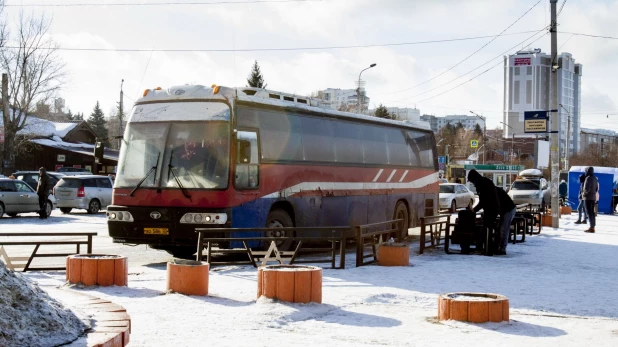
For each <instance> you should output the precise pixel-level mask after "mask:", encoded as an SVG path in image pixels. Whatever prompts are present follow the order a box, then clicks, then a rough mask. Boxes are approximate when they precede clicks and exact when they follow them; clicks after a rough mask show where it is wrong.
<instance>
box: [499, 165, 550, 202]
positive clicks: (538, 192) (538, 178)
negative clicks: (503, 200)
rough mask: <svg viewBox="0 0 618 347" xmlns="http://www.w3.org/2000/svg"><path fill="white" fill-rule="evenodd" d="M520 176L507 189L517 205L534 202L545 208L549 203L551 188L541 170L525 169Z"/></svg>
mask: <svg viewBox="0 0 618 347" xmlns="http://www.w3.org/2000/svg"><path fill="white" fill-rule="evenodd" d="M518 176H519V178H518V179H516V180H515V181H514V182H513V183H512V184H511V186H510V187H509V189H508V190H507V192H508V194H509V196H510V197H511V199H513V202H514V203H515V204H516V205H519V204H533V205H539V206H541V207H543V208H544V207H545V206H547V205H549V203H550V201H551V196H550V190H549V186H548V184H547V180H546V179H545V178H543V173H542V172H541V170H537V169H527V170H523V171H522V172H520V173H519V175H518Z"/></svg>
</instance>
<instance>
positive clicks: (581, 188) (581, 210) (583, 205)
mask: <svg viewBox="0 0 618 347" xmlns="http://www.w3.org/2000/svg"><path fill="white" fill-rule="evenodd" d="M585 180H586V175H579V194H578V196H577V197H578V198H579V205H577V213H578V218H577V221H576V222H575V224H587V223H588V211H586V201H585V200H584V195H583V193H584V181H585ZM582 214H583V215H584V219H583V220H582Z"/></svg>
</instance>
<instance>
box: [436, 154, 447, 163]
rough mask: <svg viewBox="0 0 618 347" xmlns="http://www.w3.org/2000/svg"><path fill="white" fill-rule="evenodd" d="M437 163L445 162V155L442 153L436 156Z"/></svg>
mask: <svg viewBox="0 0 618 347" xmlns="http://www.w3.org/2000/svg"><path fill="white" fill-rule="evenodd" d="M438 164H446V157H445V156H443V155H439V156H438Z"/></svg>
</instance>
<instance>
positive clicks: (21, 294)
mask: <svg viewBox="0 0 618 347" xmlns="http://www.w3.org/2000/svg"><path fill="white" fill-rule="evenodd" d="M0 312H1V314H0V346H32V347H35V346H59V345H62V344H65V343H68V342H72V341H74V340H75V339H77V338H78V337H79V336H80V335H81V334H82V333H83V331H84V330H85V329H86V328H87V327H86V325H85V324H84V323H83V322H82V321H81V320H80V318H78V317H77V316H76V315H75V314H74V313H73V312H72V311H70V310H68V309H66V308H65V307H63V306H62V305H61V304H60V303H59V302H57V301H56V300H54V299H52V298H51V297H50V296H49V295H48V294H47V293H45V292H44V291H42V290H41V289H40V288H39V287H38V286H36V285H34V284H33V283H32V282H31V280H30V279H28V278H25V277H24V276H22V274H20V273H14V272H12V271H9V270H7V268H6V266H5V265H4V263H2V262H0Z"/></svg>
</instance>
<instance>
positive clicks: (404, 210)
mask: <svg viewBox="0 0 618 347" xmlns="http://www.w3.org/2000/svg"><path fill="white" fill-rule="evenodd" d="M395 219H403V221H402V222H401V224H399V225H400V226H401V228H400V229H399V231H398V232H397V233H396V234H395V237H396V238H397V239H399V241H403V239H404V238H405V237H406V236H408V226H409V225H410V214H409V213H408V207H407V206H406V204H405V203H404V202H403V201H399V202H398V203H397V205H395Z"/></svg>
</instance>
